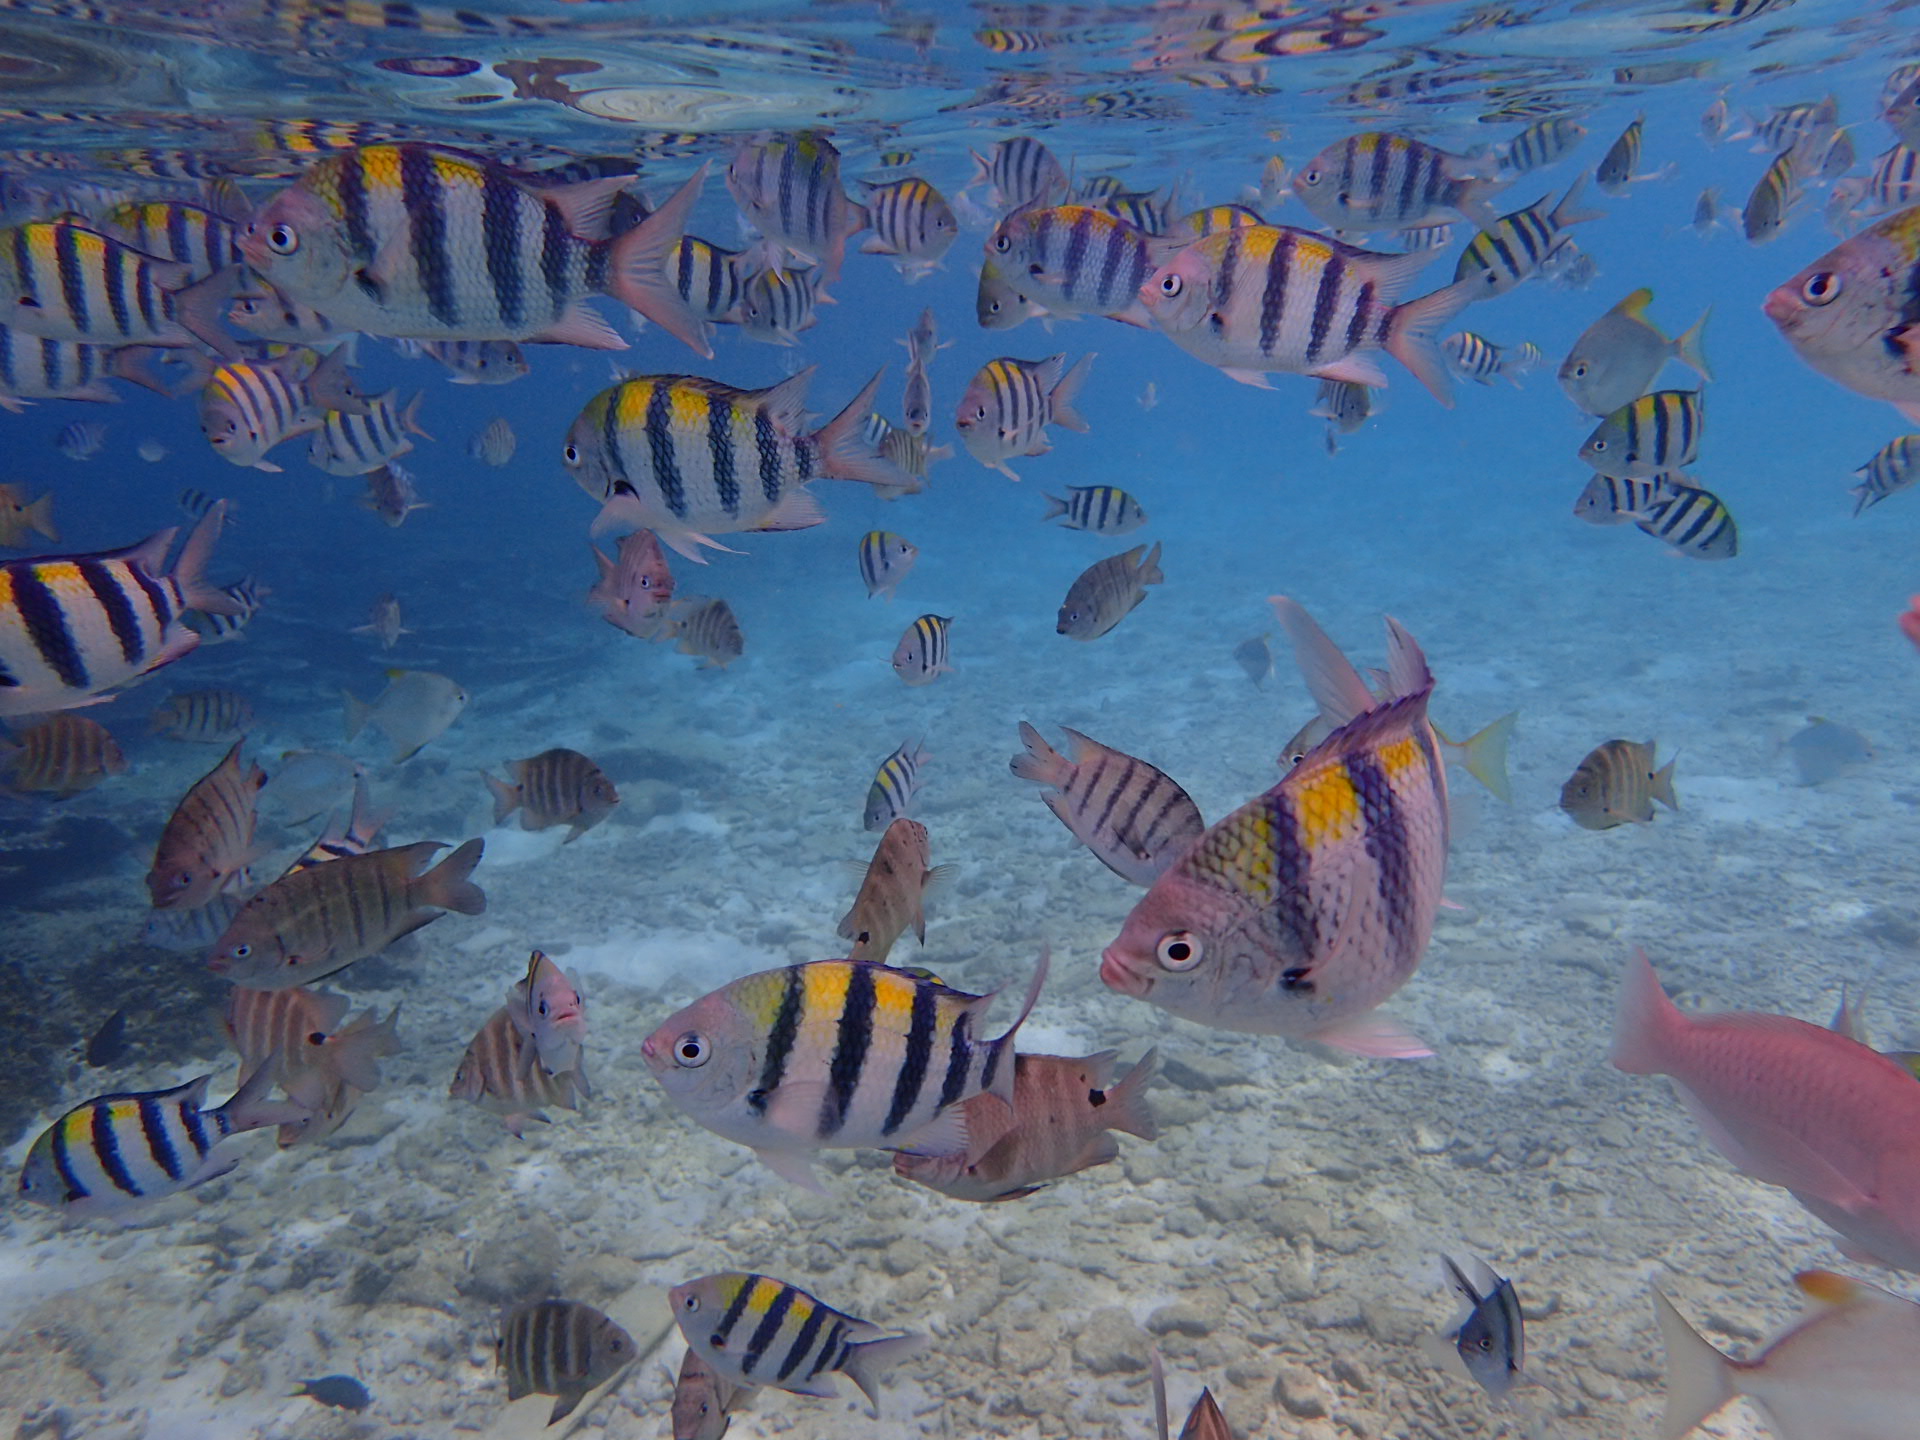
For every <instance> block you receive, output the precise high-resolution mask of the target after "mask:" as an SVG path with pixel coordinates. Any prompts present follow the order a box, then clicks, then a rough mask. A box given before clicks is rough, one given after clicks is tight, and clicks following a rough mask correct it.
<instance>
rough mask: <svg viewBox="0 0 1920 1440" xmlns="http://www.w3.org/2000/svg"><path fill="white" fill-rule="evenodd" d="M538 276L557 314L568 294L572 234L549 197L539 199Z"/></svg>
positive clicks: (568, 297) (563, 305)
mask: <svg viewBox="0 0 1920 1440" xmlns="http://www.w3.org/2000/svg"><path fill="white" fill-rule="evenodd" d="M540 212H541V215H540V219H541V224H540V278H541V279H542V280H544V281H545V282H546V285H547V299H548V301H549V302H550V303H551V304H552V307H553V311H554V313H555V314H556V315H557V314H559V313H560V311H562V310H564V309H565V308H566V306H567V302H568V300H569V299H571V298H572V297H571V296H570V294H569V293H568V292H569V290H570V289H571V287H570V286H569V285H568V283H567V269H568V266H569V264H570V262H571V261H572V259H573V236H572V235H571V234H570V233H569V232H568V230H567V219H566V216H564V215H563V214H561V213H560V207H559V206H558V205H555V204H552V203H551V202H549V201H544V200H543V201H541V202H540Z"/></svg>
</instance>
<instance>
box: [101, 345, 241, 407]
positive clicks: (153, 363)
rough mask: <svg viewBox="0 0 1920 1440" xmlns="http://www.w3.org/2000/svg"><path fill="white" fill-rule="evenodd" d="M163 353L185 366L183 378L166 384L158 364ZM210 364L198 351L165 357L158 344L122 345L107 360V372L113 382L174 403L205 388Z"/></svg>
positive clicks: (179, 350)
mask: <svg viewBox="0 0 1920 1440" xmlns="http://www.w3.org/2000/svg"><path fill="white" fill-rule="evenodd" d="M163 354H166V358H167V359H169V360H171V361H174V362H177V363H179V364H181V365H184V366H185V367H186V373H185V375H184V376H183V377H182V378H181V379H180V380H177V381H170V380H168V379H167V378H166V376H164V375H162V374H161V373H160V371H159V368H158V363H159V360H160V358H161V356H162V355H163ZM213 372H214V364H213V361H211V360H209V359H208V358H207V357H206V356H205V355H202V354H201V353H200V352H199V351H198V350H185V349H176V350H174V351H172V353H171V354H167V352H165V351H164V350H163V349H162V347H160V346H158V345H122V346H120V347H119V348H117V349H116V350H114V351H113V352H112V353H111V354H110V355H109V356H108V357H107V373H108V374H110V375H112V376H114V377H115V378H116V379H119V380H125V381H127V382H128V383H129V384H133V385H138V386H141V387H142V388H143V389H147V390H151V391H153V393H154V394H156V395H165V396H166V397H167V398H168V399H169V400H177V399H179V398H180V397H181V396H182V395H188V394H191V393H193V392H194V391H196V390H200V389H203V388H205V386H206V383H207V382H208V381H209V380H211V379H212V378H213Z"/></svg>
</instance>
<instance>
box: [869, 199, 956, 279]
mask: <svg viewBox="0 0 1920 1440" xmlns="http://www.w3.org/2000/svg"><path fill="white" fill-rule="evenodd" d="M867 221H868V223H869V224H871V225H872V226H873V234H872V235H871V236H870V237H868V239H867V241H866V243H865V244H863V245H862V246H861V247H860V253H861V254H863V255H890V256H892V257H893V264H894V268H895V269H897V270H898V271H899V272H900V274H901V275H902V277H904V278H905V280H906V282H907V283H908V284H909V285H911V284H913V283H914V282H915V281H918V280H923V279H925V278H926V277H927V276H928V275H931V274H932V273H933V272H934V271H935V270H937V269H939V268H940V260H941V257H942V256H944V255H945V254H946V253H947V251H948V250H949V249H951V248H952V246H953V242H954V241H955V240H957V239H959V237H960V222H959V221H958V220H956V219H955V218H954V215H953V207H952V206H950V205H948V204H947V199H946V196H944V195H942V194H941V193H940V192H939V191H938V190H936V189H934V188H933V186H931V185H929V184H928V183H927V182H926V181H924V180H921V179H918V178H917V177H914V176H908V177H907V178H906V179H904V180H890V181H887V182H886V183H885V184H878V185H876V184H873V183H872V182H868V184H867Z"/></svg>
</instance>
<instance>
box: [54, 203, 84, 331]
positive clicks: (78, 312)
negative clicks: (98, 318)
mask: <svg viewBox="0 0 1920 1440" xmlns="http://www.w3.org/2000/svg"><path fill="white" fill-rule="evenodd" d="M79 233H80V232H79V231H78V230H76V229H75V228H74V227H73V226H72V225H68V224H59V225H55V226H54V227H53V262H54V271H55V274H56V275H58V277H59V280H60V299H61V301H62V303H63V304H65V305H66V307H67V319H68V320H70V321H71V322H72V323H73V325H74V328H76V329H77V330H79V331H81V332H82V333H83V334H84V333H88V332H89V331H90V329H91V326H90V324H89V321H90V316H89V314H88V309H87V277H86V274H85V272H84V271H83V270H82V269H81V264H80V242H79V239H78V236H79Z"/></svg>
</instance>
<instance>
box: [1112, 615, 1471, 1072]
mask: <svg viewBox="0 0 1920 1440" xmlns="http://www.w3.org/2000/svg"><path fill="white" fill-rule="evenodd" d="M1273 607H1274V610H1275V612H1276V613H1277V614H1278V616H1279V619H1280V623H1281V625H1282V626H1283V627H1284V628H1285V630H1286V631H1287V634H1288V636H1289V638H1290V639H1291V640H1292V641H1293V647H1294V654H1295V657H1296V658H1297V659H1298V661H1299V662H1300V668H1301V670H1302V671H1303V672H1304V673H1305V675H1306V679H1307V686H1308V688H1309V689H1310V690H1311V691H1312V692H1313V696H1314V698H1315V699H1316V700H1318V701H1319V702H1320V709H1321V712H1322V713H1323V714H1324V715H1326V716H1327V717H1328V718H1329V719H1330V720H1332V721H1333V722H1334V724H1335V725H1336V726H1337V727H1338V728H1336V729H1335V730H1334V732H1333V733H1332V734H1331V735H1329V736H1328V737H1327V738H1326V739H1325V740H1323V741H1322V742H1321V743H1320V744H1319V745H1317V746H1315V747H1314V748H1313V749H1312V750H1311V751H1309V752H1308V753H1307V755H1306V756H1304V757H1303V758H1302V759H1301V761H1300V763H1299V764H1298V765H1296V766H1295V767H1294V768H1293V769H1292V770H1291V771H1289V772H1288V773H1287V776H1286V778H1285V779H1283V780H1282V781H1281V782H1280V783H1279V784H1278V785H1276V786H1274V787H1273V789H1271V790H1269V791H1267V793H1266V794H1264V795H1260V796H1257V797H1256V798H1254V799H1252V800H1249V801H1248V802H1247V803H1246V804H1244V805H1242V806H1241V807H1240V808H1239V809H1238V810H1236V811H1234V812H1233V813H1232V814H1231V815H1229V816H1227V817H1226V819H1224V820H1222V821H1220V822H1219V823H1218V824H1216V825H1214V826H1212V827H1211V828H1210V829H1209V830H1208V831H1207V832H1206V833H1205V834H1204V835H1202V836H1201V837H1200V838H1199V839H1198V840H1197V841H1195V842H1194V844H1193V846H1192V848H1190V849H1189V850H1187V851H1186V853H1185V854H1183V855H1182V856H1181V857H1180V858H1179V859H1178V860H1176V861H1175V862H1174V863H1173V865H1172V867H1171V868H1170V869H1168V870H1167V872H1166V873H1165V874H1163V875H1162V876H1161V877H1160V878H1159V879H1158V880H1156V881H1154V882H1153V886H1152V888H1150V889H1149V890H1148V891H1147V893H1146V895H1145V896H1144V897H1142V899H1141V900H1140V903H1139V904H1137V905H1135V906H1134V908H1133V913H1132V914H1131V915H1129V916H1128V917H1127V920H1126V924H1125V926H1124V927H1123V928H1122V929H1121V931H1120V934H1119V936H1118V938H1116V939H1115V940H1114V942H1113V943H1112V944H1111V945H1109V946H1108V947H1107V950H1106V954H1105V956H1104V957H1103V958H1102V960H1101V964H1100V978H1101V979H1102V980H1104V981H1106V983H1107V984H1108V986H1110V987H1111V988H1112V989H1115V990H1118V991H1119V992H1121V993H1122V994H1124V995H1132V996H1134V997H1135V998H1137V999H1141V1000H1145V1001H1147V1002H1148V1003H1149V1004H1152V1005H1157V1006H1159V1007H1160V1008H1161V1009H1163V1010H1166V1011H1169V1012H1171V1013H1172V1014H1175V1015H1179V1016H1182V1017H1184V1018H1186V1019H1188V1020H1193V1021H1196V1022H1198V1023H1199V1024H1202V1025H1210V1026H1213V1027H1214V1028H1216V1029H1221V1030H1237V1031H1242V1032H1245V1033H1249V1034H1255V1035H1285V1036H1289V1037H1293V1038H1299V1039H1313V1040H1318V1041H1320V1042H1321V1043H1323V1044H1327V1045H1332V1046H1334V1047H1335V1048H1337V1049H1342V1050H1350V1051H1352V1052H1354V1053H1355V1054H1359V1055H1372V1056H1383V1057H1394V1058H1413V1057H1417V1056H1422V1055H1430V1054H1432V1053H1433V1052H1432V1051H1431V1050H1429V1049H1427V1047H1426V1046H1425V1045H1423V1044H1422V1043H1421V1042H1420V1041H1419V1039H1418V1038H1417V1037H1415V1036H1413V1035H1411V1034H1409V1033H1408V1032H1407V1031H1406V1030H1405V1029H1403V1028H1402V1027H1401V1026H1400V1025H1399V1024H1398V1023H1397V1022H1395V1021H1392V1020H1389V1019H1387V1018H1386V1017H1384V1016H1381V1015H1378V1014H1376V1013H1373V1012H1374V1007H1375V1006H1376V1005H1378V1004H1380V1002H1381V1001H1383V1000H1385V999H1386V998H1387V997H1388V996H1390V995H1392V994H1393V993H1394V992H1395V991H1396V990H1398V989H1399V988H1400V987H1401V986H1402V985H1404V984H1405V983H1406V982H1407V980H1408V979H1409V978H1411V976H1412V975H1413V972H1414V970H1415V969H1416V968H1417V967H1418V966H1419V964H1420V958H1421V956H1422V955H1423V954H1424V953H1425V952H1426V948H1427V942H1428V940H1429V939H1431V938H1432V935H1433V920H1434V915H1435V913H1436V912H1437V911H1438V909H1439V906H1440V889H1441V884H1442V881H1443V880H1444V879H1445V876H1446V864H1447V775H1446V766H1445V765H1444V764H1443V763H1442V759H1441V754H1440V745H1439V740H1438V737H1436V736H1435V734H1434V730H1433V725H1432V723H1431V722H1430V721H1429V720H1428V719H1427V701H1428V699H1429V698H1430V697H1431V695H1432V693H1433V676H1432V674H1431V673H1430V672H1429V671H1428V669H1427V662H1426V657H1425V656H1424V655H1422V654H1421V652H1420V647H1419V645H1417V644H1416V643H1414V639H1413V637H1412V636H1411V635H1409V634H1407V632H1406V631H1405V630H1403V629H1402V628H1401V627H1400V625H1399V623H1398V622H1397V621H1394V620H1392V619H1389V620H1388V621H1387V635H1388V656H1389V660H1388V682H1389V692H1390V698H1388V699H1386V700H1376V699H1375V698H1374V696H1373V694H1372V693H1371V692H1370V691H1369V690H1368V689H1367V685H1366V682H1365V681H1364V680H1362V679H1361V678H1360V676H1359V674H1358V673H1357V672H1356V671H1355V670H1354V668H1353V666H1352V665H1351V664H1349V663H1348V661H1347V658H1346V657H1345V656H1344V655H1342V654H1341V653H1340V651H1339V649H1338V648H1337V647H1336V646H1335V645H1334V643H1333V642H1332V641H1331V640H1329V639H1328V638H1327V637H1326V634H1325V633H1324V632H1323V631H1322V630H1321V629H1320V627H1319V626H1318V625H1316V624H1315V623H1314V622H1313V619H1312V617H1311V616H1309V615H1308V614H1307V612H1306V611H1305V610H1303V609H1302V608H1301V607H1300V606H1299V605H1298V604H1297V603H1295V602H1294V601H1293V600H1290V599H1288V598H1287V597H1285V596H1275V597H1274V600H1273Z"/></svg>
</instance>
